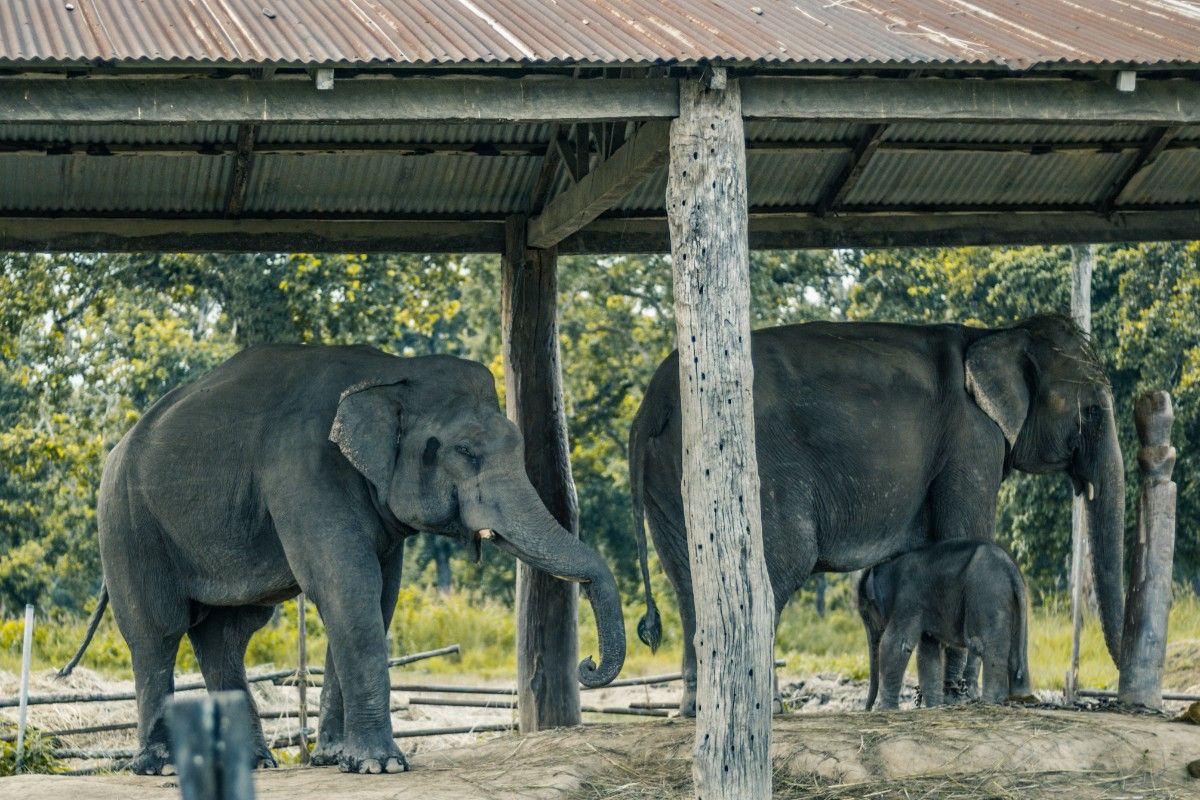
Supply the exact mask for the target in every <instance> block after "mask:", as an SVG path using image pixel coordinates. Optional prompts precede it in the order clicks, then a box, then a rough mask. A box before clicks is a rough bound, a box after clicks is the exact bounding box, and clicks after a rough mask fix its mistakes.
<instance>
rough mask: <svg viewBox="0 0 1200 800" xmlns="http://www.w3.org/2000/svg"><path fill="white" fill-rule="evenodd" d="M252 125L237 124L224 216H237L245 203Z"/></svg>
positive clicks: (251, 145) (252, 134) (251, 151)
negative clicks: (235, 144) (235, 146)
mask: <svg viewBox="0 0 1200 800" xmlns="http://www.w3.org/2000/svg"><path fill="white" fill-rule="evenodd" d="M255 133H256V129H255V126H254V125H239V126H238V136H237V154H236V155H235V160H234V162H233V173H232V174H231V175H230V176H229V191H228V192H227V193H226V195H225V216H227V217H237V216H240V215H241V213H242V208H243V206H245V204H246V190H247V189H248V188H249V187H250V160H251V158H253V156H254V137H255Z"/></svg>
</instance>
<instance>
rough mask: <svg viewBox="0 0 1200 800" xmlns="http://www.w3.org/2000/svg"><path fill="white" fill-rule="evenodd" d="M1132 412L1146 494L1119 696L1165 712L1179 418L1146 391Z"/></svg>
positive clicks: (1166, 399) (1166, 401) (1166, 398)
mask: <svg viewBox="0 0 1200 800" xmlns="http://www.w3.org/2000/svg"><path fill="white" fill-rule="evenodd" d="M1134 413H1135V418H1136V422H1137V433H1138V441H1139V442H1140V444H1141V449H1140V450H1138V466H1139V467H1140V468H1141V472H1142V493H1141V496H1140V498H1139V500H1138V512H1137V538H1136V539H1135V541H1134V543H1133V555H1132V558H1131V562H1130V565H1129V591H1128V595H1127V597H1126V600H1125V626H1124V630H1123V631H1122V633H1121V663H1120V664H1119V666H1120V668H1121V677H1120V682H1119V683H1118V686H1117V698H1118V699H1119V700H1120V701H1121V702H1122V703H1124V704H1126V705H1132V706H1145V707H1147V708H1154V709H1161V708H1162V700H1163V698H1162V677H1163V662H1164V660H1165V658H1166V652H1167V616H1168V614H1169V613H1170V610H1171V569H1172V563H1173V559H1174V554H1175V499H1176V497H1175V496H1176V492H1177V489H1176V486H1175V482H1174V481H1172V480H1171V472H1172V471H1173V470H1174V468H1175V455H1176V454H1175V448H1174V447H1172V446H1171V424H1172V423H1173V422H1174V420H1175V413H1174V411H1173V410H1172V408H1171V395H1169V394H1167V393H1166V392H1147V393H1146V394H1144V395H1142V396H1141V397H1140V398H1138V401H1137V404H1136V406H1135V408H1134Z"/></svg>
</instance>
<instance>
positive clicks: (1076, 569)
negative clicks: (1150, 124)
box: [1063, 245, 1096, 703]
mask: <svg viewBox="0 0 1200 800" xmlns="http://www.w3.org/2000/svg"><path fill="white" fill-rule="evenodd" d="M1095 264H1096V247H1095V245H1081V246H1077V247H1072V248H1071V319H1073V320H1075V324H1076V325H1078V326H1079V327H1080V329H1081V330H1083V331H1084V332H1085V333H1089V334H1090V333H1091V332H1092V270H1093V268H1094V267H1095ZM1085 502H1086V501H1085V500H1084V498H1083V496H1082V495H1077V496H1075V497H1074V498H1072V500H1071V574H1070V579H1069V581H1068V583H1069V585H1070V590H1071V625H1072V634H1071V667H1070V669H1069V670H1068V671H1067V677H1066V681H1065V682H1064V685H1063V695H1064V699H1065V700H1066V702H1067V703H1073V702H1074V701H1075V691H1076V689H1078V688H1079V643H1080V637H1081V635H1082V632H1083V610H1084V609H1085V608H1092V607H1094V605H1095V603H1096V596H1095V589H1094V587H1093V585H1092V571H1091V569H1089V568H1088V562H1089V561H1090V560H1091V559H1090V552H1091V547H1090V546H1089V545H1088V538H1087V510H1086V508H1085V506H1084V503H1085Z"/></svg>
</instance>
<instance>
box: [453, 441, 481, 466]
mask: <svg viewBox="0 0 1200 800" xmlns="http://www.w3.org/2000/svg"><path fill="white" fill-rule="evenodd" d="M454 449H455V450H457V451H458V452H460V453H462V454H463V455H464V456H465V457H466V459H467V460H468V461H470V462H471V466H472V467H474V468H475V471H476V472H478V471H479V464H480V462H479V456H477V455H475V454H474V453H473V452H471V448H470V447H467V446H466V445H465V444H458V445H455V446H454Z"/></svg>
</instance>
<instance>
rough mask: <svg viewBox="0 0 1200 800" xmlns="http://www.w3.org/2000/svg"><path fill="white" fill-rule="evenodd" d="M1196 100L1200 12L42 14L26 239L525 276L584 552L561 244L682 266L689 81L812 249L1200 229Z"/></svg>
mask: <svg viewBox="0 0 1200 800" xmlns="http://www.w3.org/2000/svg"><path fill="white" fill-rule="evenodd" d="M1198 78H1200V3H1194V2H1185V1H1184V0H1122V1H1118V0H1094V2H1089V3H1087V4H1086V7H1084V5H1083V4H1078V3H1073V2H1067V0H1024V1H1023V2H1020V3H1018V2H1014V1H1013V0H974V1H973V2H966V1H965V0H961V1H960V0H904V1H903V2H883V0H847V1H846V2H837V3H830V2H826V1H825V0H820V1H819V2H816V1H812V0H794V1H793V2H786V3H785V2H768V0H759V4H757V5H751V4H749V3H745V4H743V3H735V2H721V3H712V2H707V0H705V1H704V2H701V0H668V2H652V0H632V1H631V2H620V1H619V0H596V1H594V2H588V1H587V0H560V2H557V3H545V4H543V3H536V4H535V3H526V2H515V0H474V1H473V2H460V3H431V2H421V1H420V0H378V1H377V2H361V1H359V0H354V1H352V0H344V1H340V2H335V0H298V1H297V2H289V3H287V4H280V6H279V7H277V8H276V7H271V6H268V7H264V6H263V4H262V3H250V2H240V1H239V2H230V3H225V4H220V5H216V4H208V5H205V6H202V7H197V6H195V5H193V4H190V3H183V2H164V3H153V4H151V3H135V2H132V0H82V1H81V2H78V3H76V4H70V7H68V4H60V3H57V2H46V0H14V2H11V3H6V4H4V7H3V8H2V9H0V248H3V249H8V250H39V251H45V250H49V251H76V250H163V251H172V252H174V251H187V250H191V251H251V252H253V251H298V250H310V251H339V252H372V251H376V252H378V251H416V252H491V253H503V254H504V257H505V267H504V270H503V275H504V281H503V285H502V287H501V304H502V307H503V309H504V312H503V320H504V334H505V335H504V340H505V366H506V371H507V379H508V389H509V390H508V391H507V392H506V395H507V401H508V403H509V414H510V417H512V418H513V419H514V420H515V421H516V422H517V423H518V425H520V427H521V428H522V432H523V433H524V436H525V440H526V442H527V453H526V461H527V468H528V469H529V471H530V474H531V477H532V479H533V481H534V484H535V486H536V487H537V488H538V490H539V493H540V494H541V495H542V497H543V499H544V500H545V501H546V503H547V506H548V507H549V508H550V509H551V510H552V511H553V512H554V513H555V515H556V516H557V517H558V518H559V520H560V521H561V522H562V523H563V524H564V525H565V526H566V527H567V528H568V529H575V528H576V527H577V523H576V517H577V511H576V502H575V499H574V490H573V485H572V480H571V474H570V465H569V463H568V461H567V455H566V454H567V452H568V448H567V446H566V436H567V425H566V421H565V419H564V411H563V401H562V396H561V389H560V382H561V381H560V378H559V375H558V373H559V370H558V365H557V358H558V355H557V341H556V330H555V309H554V303H555V270H556V255H557V253H616V252H667V251H670V250H671V249H672V245H673V242H672V239H671V237H670V235H669V232H668V223H667V218H668V208H667V205H666V201H665V197H666V195H667V181H668V168H669V164H668V162H669V152H670V148H669V147H668V144H669V142H670V141H671V137H672V130H671V121H672V120H674V119H676V118H677V117H678V116H679V114H680V90H681V86H683V85H685V84H687V85H690V84H692V83H695V82H697V81H699V82H700V83H701V84H702V85H703V86H704V88H705V90H706V91H711V92H717V91H723V90H724V88H723V87H725V86H726V85H729V84H734V83H735V82H736V85H737V87H738V89H739V91H740V100H739V102H740V116H741V118H742V119H743V121H744V136H741V137H738V142H737V144H736V145H734V146H733V148H731V149H732V150H739V149H740V147H741V146H744V165H745V187H746V197H747V209H746V215H747V226H746V231H747V233H746V234H745V236H746V237H747V241H748V246H749V247H751V248H777V249H784V248H810V247H878V246H901V245H955V244H1015V243H1055V242H1065V243H1086V242H1101V241H1136V240H1159V239H1186V238H1200V80H1198ZM680 152H683V151H682V150H681V151H680ZM693 157H694V158H695V159H697V160H701V153H699V152H696V153H695V154H694V156H693ZM734 160H735V161H736V159H734ZM677 166H680V167H681V172H682V173H683V175H684V176H686V175H687V172H686V170H684V169H682V167H683V166H684V165H680V164H677ZM687 188H688V187H687V186H686V185H684V186H682V187H680V189H681V190H683V191H684V192H685V194H686V190H687ZM697 188H699V187H697ZM714 188H715V184H714ZM730 224H731V225H735V226H736V225H738V224H739V221H737V220H731V221H730ZM700 233H701V234H703V231H701V232H700ZM738 235H739V236H740V235H741V234H738ZM743 249H744V248H743ZM712 268H713V269H720V270H724V271H729V273H730V274H731V275H733V277H734V279H737V275H736V273H737V271H738V270H741V271H742V272H743V273H744V271H745V265H742V264H722V265H714V266H713V267H712ZM741 280H745V277H744V275H743V276H742V277H741ZM705 325H706V326H710V327H711V328H715V327H717V326H718V321H717V320H716V319H707V320H706V321H703V325H702V326H701V327H702V332H701V333H700V334H699V335H700V336H701V338H703V336H704V335H705V334H704V333H703V326H705ZM748 400H749V397H748V393H747V397H746V401H747V402H748ZM746 407H747V408H748V407H749V406H748V405H747V406H746ZM685 413H686V412H685ZM732 533H737V532H732ZM519 584H520V588H519V591H518V598H519V605H520V609H519V611H518V613H519V615H520V620H521V623H520V627H521V632H520V634H519V643H518V646H519V648H520V654H519V670H520V675H519V686H520V690H521V705H522V723H523V728H525V729H526V730H529V729H536V728H538V727H545V726H551V725H558V724H570V723H572V722H575V721H578V718H579V711H578V706H579V700H578V688H577V684H576V683H575V661H576V658H575V649H576V645H575V631H574V628H575V621H574V619H575V615H574V613H572V609H573V608H574V604H575V602H576V601H575V590H574V588H573V587H570V586H568V585H566V584H563V583H562V582H559V581H556V580H554V579H553V578H551V577H549V576H546V575H543V574H539V573H535V572H534V571H532V570H529V569H526V568H524V567H522V568H521V570H520V571H519ZM564 609H565V610H566V612H567V613H564Z"/></svg>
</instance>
